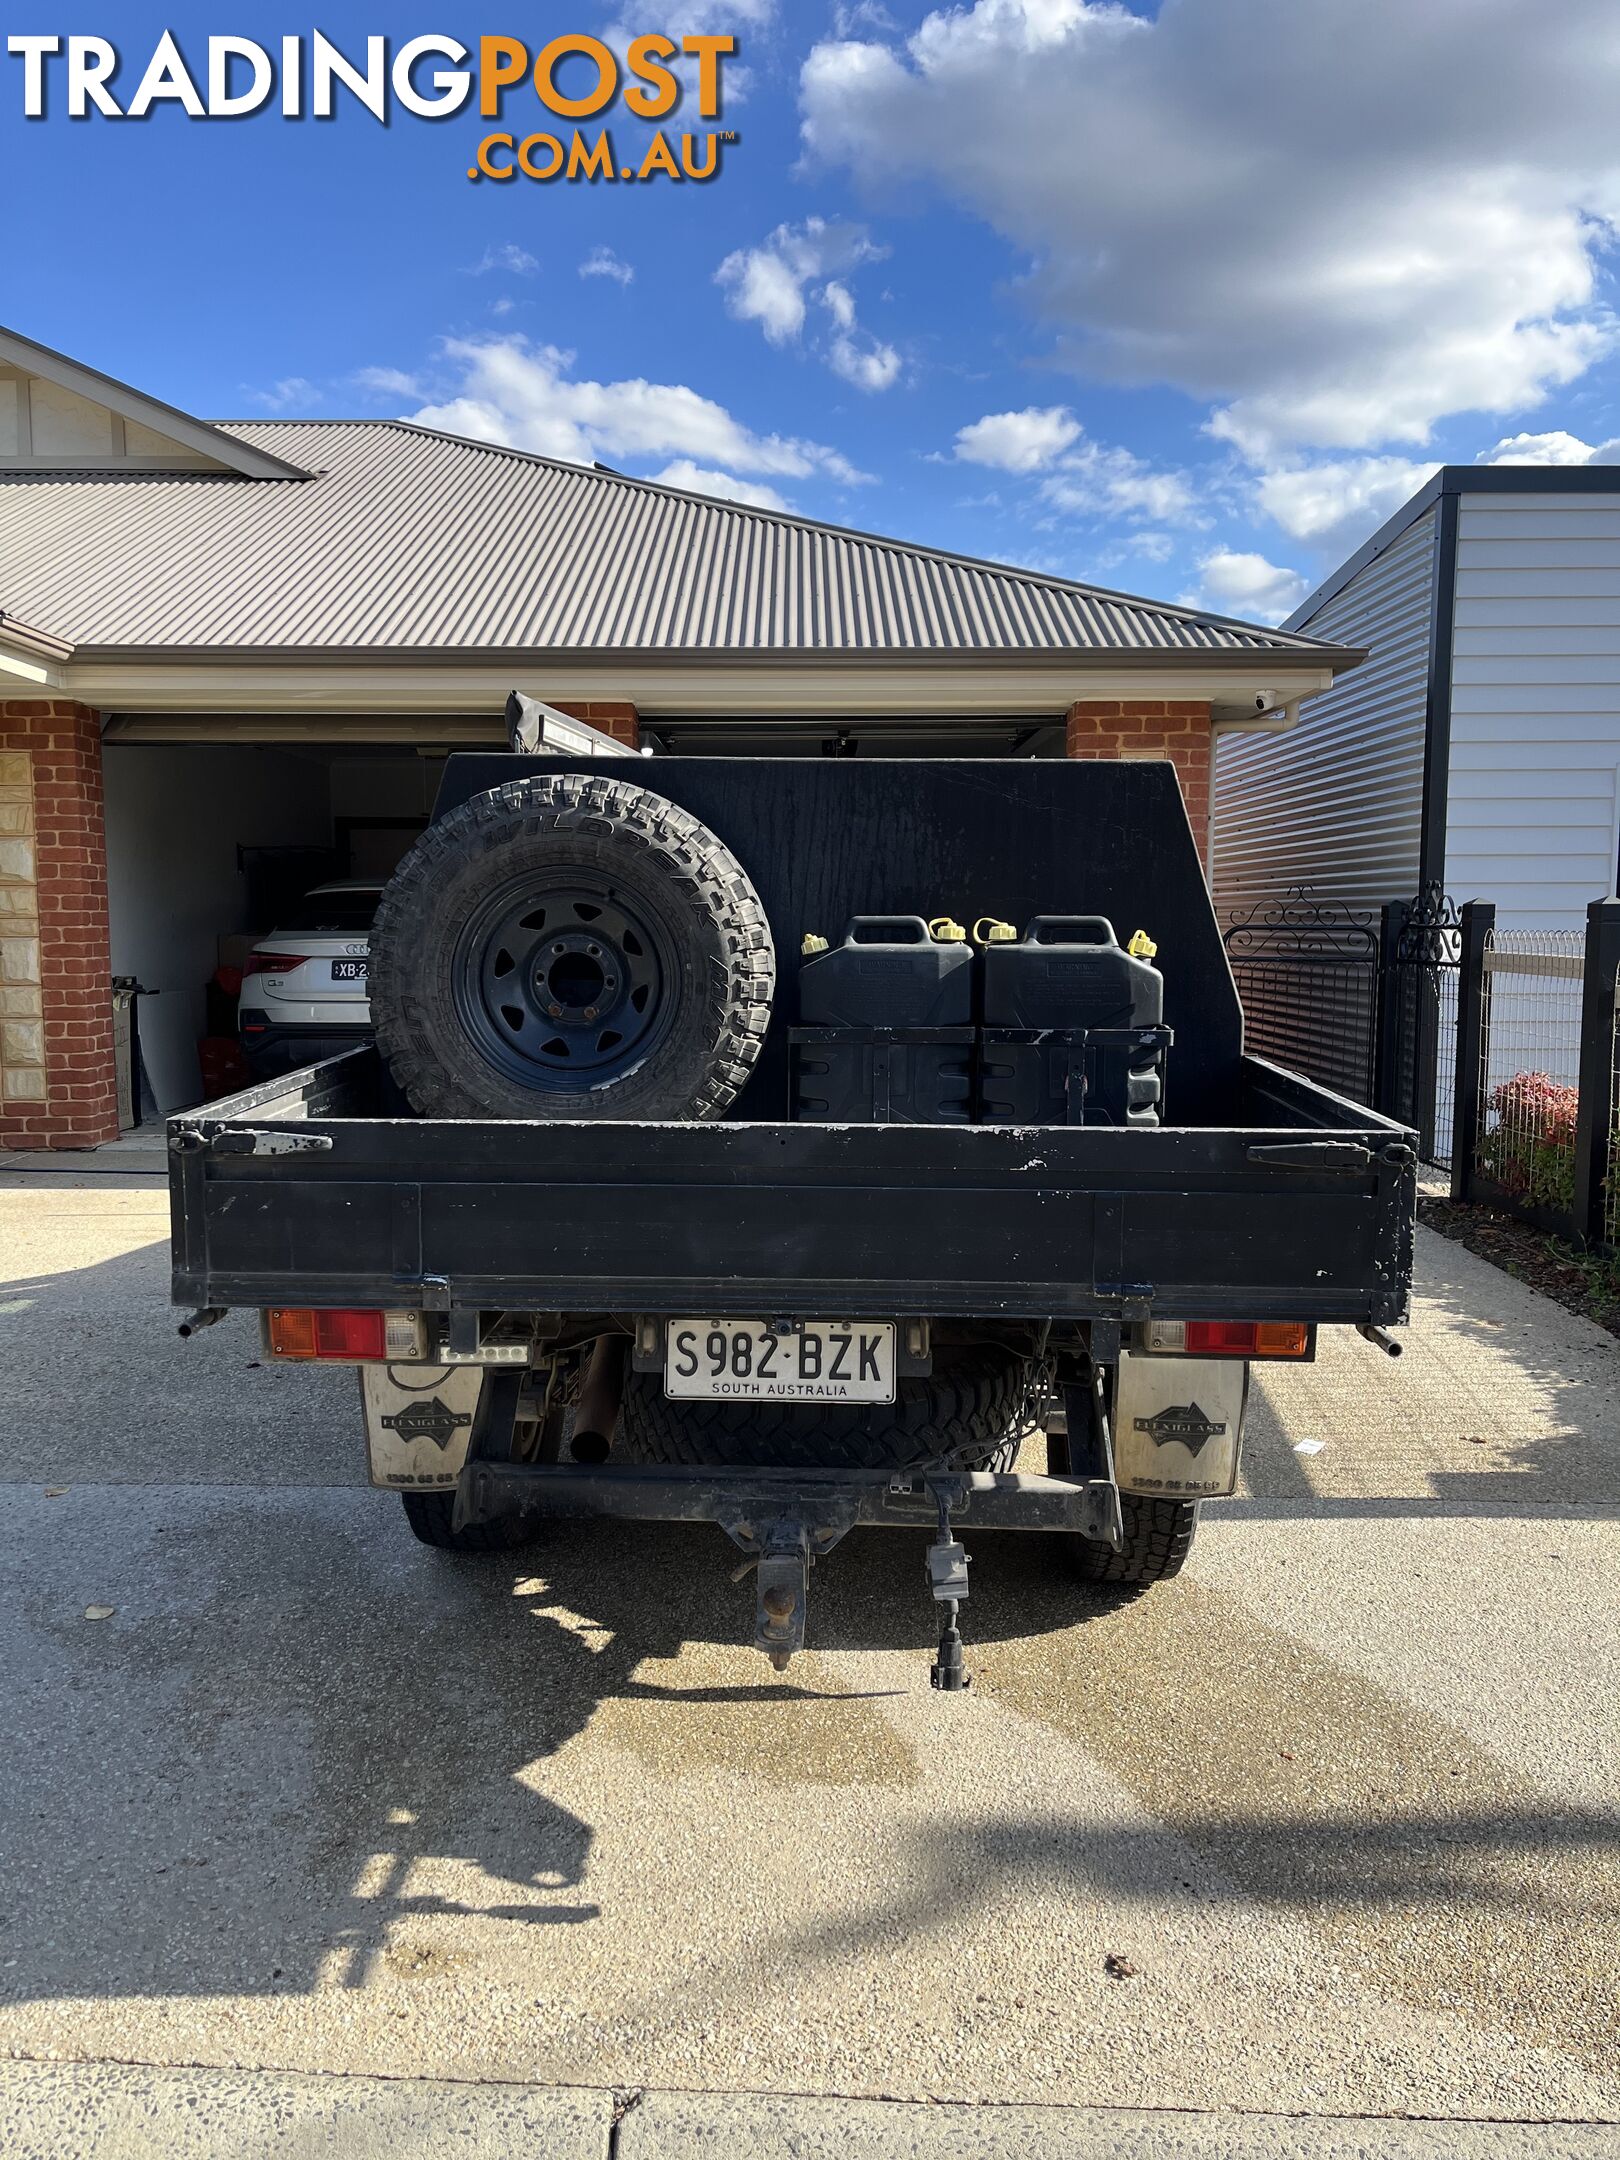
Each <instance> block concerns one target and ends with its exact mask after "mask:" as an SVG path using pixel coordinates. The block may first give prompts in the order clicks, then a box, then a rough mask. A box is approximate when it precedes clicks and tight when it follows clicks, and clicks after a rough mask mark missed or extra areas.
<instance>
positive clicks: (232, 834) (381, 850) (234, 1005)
mask: <svg viewBox="0 0 1620 2160" xmlns="http://www.w3.org/2000/svg"><path fill="white" fill-rule="evenodd" d="M102 763H103V774H104V780H105V788H106V821H107V877H108V902H109V911H110V916H111V930H112V967H113V973H114V975H115V976H129V977H133V978H134V979H135V980H136V982H137V983H138V984H139V986H140V990H139V996H138V1001H137V1004H136V1008H135V1011H136V1023H135V1027H136V1036H137V1040H138V1044H139V1051H140V1057H141V1062H142V1065H143V1067H144V1071H145V1076H146V1083H147V1086H146V1093H145V1097H144V1105H143V1106H144V1108H145V1110H146V1111H147V1113H148V1114H150V1113H151V1112H153V1111H157V1112H160V1113H162V1114H165V1115H166V1114H168V1113H169V1112H170V1111H173V1110H177V1109H181V1108H184V1107H186V1106H187V1105H189V1104H192V1103H195V1102H198V1101H201V1100H203V1099H205V1097H206V1096H208V1095H210V1094H212V1093H215V1092H218V1091H220V1090H221V1089H222V1087H223V1086H224V1085H225V1084H227V1083H230V1082H232V1081H233V1080H239V1079H240V1078H241V1077H242V1076H243V1071H244V1068H243V1066H242V1065H241V1063H240V1062H239V1058H240V1045H239V1034H238V1020H239V1009H240V1004H241V1003H242V1002H244V1001H242V1000H240V998H239V994H238V993H239V990H240V986H241V981H242V974H243V970H244V967H245V966H246V964H247V962H248V958H249V955H250V953H251V950H252V948H253V946H254V945H255V943H257V942H258V941H259V940H260V939H262V938H264V937H265V936H266V935H267V934H269V933H271V932H274V931H277V930H279V929H280V928H281V927H282V926H283V924H284V923H288V924H291V923H294V922H301V921H307V920H309V919H310V917H309V915H308V912H307V910H305V909H304V908H303V902H304V900H305V896H306V895H307V894H308V893H309V892H310V890H311V889H312V888H314V887H317V886H321V885H325V884H330V883H332V882H334V881H343V882H348V881H354V882H358V883H360V884H365V883H368V882H370V883H376V884H381V883H382V882H383V881H384V880H385V879H386V878H387V877H388V876H389V874H390V873H391V871H392V870H393V868H394V865H395V864H396V863H397V862H398V861H399V859H400V857H401V856H402V855H403V854H404V853H405V851H406V849H407V848H408V847H410V845H411V843H412V841H413V840H414V839H415V837H416V835H417V833H418V832H420V831H421V829H422V827H423V825H424V824H425V823H426V821H427V816H428V812H429V810H430V809H431V807H432V803H433V797H434V794H435V792H436V790H437V787H438V780H439V772H440V769H441V766H442V763H443V756H442V750H441V748H440V747H439V746H438V745H432V746H417V745H414V744H406V745H397V744H395V745H381V744H378V745H375V746H372V745H366V744H350V743H347V742H345V743H343V744H338V745H335V744H317V743H308V742H305V743H297V744H292V743H287V744H262V743H260V744H247V743H218V742H215V743H184V744H180V743H172V742H170V743H148V742H139V741H131V740H129V739H128V738H127V737H124V738H122V739H117V738H112V737H109V738H108V739H106V740H104V742H103V746H102ZM350 912H352V909H351V911H350ZM345 919H346V920H347V917H346V918H345ZM349 942H358V940H356V939H354V938H351V939H350V940H349ZM353 1012H354V999H353V996H352V995H351V997H350V999H349V1011H348V1015H347V1016H346V1018H345V1024H347V1017H352V1015H353Z"/></svg>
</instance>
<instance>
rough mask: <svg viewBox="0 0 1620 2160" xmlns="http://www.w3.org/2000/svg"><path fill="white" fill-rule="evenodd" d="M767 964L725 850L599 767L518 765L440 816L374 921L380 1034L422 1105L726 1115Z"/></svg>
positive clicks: (578, 1113) (760, 1006) (463, 1111)
mask: <svg viewBox="0 0 1620 2160" xmlns="http://www.w3.org/2000/svg"><path fill="white" fill-rule="evenodd" d="M775 980H776V956H775V951H774V948H773V946H772V943H771V933H770V925H769V924H768V922H767V921H766V917H765V910H764V908H763V907H762V906H761V905H760V899H759V895H758V893H756V892H755V890H754V888H753V885H752V884H751V883H750V882H749V878H748V875H747V872H746V871H745V870H744V869H743V867H742V865H741V864H740V863H739V862H738V861H737V859H736V857H735V856H734V855H733V854H732V853H731V851H730V849H729V848H727V847H726V846H725V845H724V843H723V842H721V841H720V840H717V839H716V838H715V836H714V834H713V833H712V832H710V831H709V829H708V827H707V826H706V825H702V824H700V823H699V822H698V820H697V819H696V818H694V817H692V816H690V815H689V814H688V813H687V812H686V811H684V810H681V809H677V807H676V806H675V805H674V804H673V803H671V802H668V801H666V800H665V799H664V797H663V796H661V795H655V794H653V793H652V792H651V791H650V790H649V789H647V788H643V787H634V786H631V785H630V784H628V783H627V782H625V781H622V780H616V779H615V780H609V779H604V778H599V777H597V776H595V775H590V774H581V773H552V774H541V775H538V776H536V777H534V778H531V779H526V780H513V781H510V782H508V784H507V785H506V786H505V787H499V788H493V789H491V790H490V792H489V793H488V794H487V795H475V796H473V798H472V799H471V800H470V801H469V802H466V803H463V804H462V806H461V808H460V809H458V810H454V811H452V812H451V813H450V815H449V816H448V817H446V818H443V819H441V820H440V821H439V822H438V823H436V824H434V825H430V826H429V827H428V829H427V831H426V832H425V833H423V835H422V837H421V839H420V840H419V841H418V842H417V844H416V846H415V847H414V848H412V850H411V852H410V854H409V855H407V856H406V858H405V860H404V861H403V862H402V863H401V864H400V866H399V868H398V870H397V871H396V872H395V873H394V876H393V879H392V881H391V882H390V884H389V885H388V887H387V890H386V891H385V892H384V894H383V897H382V904H381V906H380V907H379V909H378V911H377V919H376V923H375V925H374V926H373V929H372V932H371V972H370V986H369V987H370V995H371V1014H372V1021H373V1024H374V1026H375V1028H376V1033H377V1046H378V1048H379V1050H380V1051H381V1052H382V1055H383V1057H384V1058H385V1059H386V1060H387V1063H388V1067H389V1070H390V1071H391V1072H392V1073H393V1075H394V1078H395V1080H396V1081H398V1083H399V1085H400V1086H401V1087H402V1088H403V1089H404V1091H405V1093H406V1095H407V1096H408V1097H409V1098H410V1100H411V1102H412V1103H413V1104H414V1105H415V1107H416V1108H417V1109H418V1110H420V1111H422V1112H424V1113H425V1114H426V1115H427V1116H429V1117H469V1118H490V1117H496V1118H501V1117H510V1118H533V1117H554V1118H588V1117H612V1118H712V1117H718V1116H719V1115H720V1114H721V1112H722V1111H724V1110H725V1109H726V1107H727V1106H728V1105H729V1104H730V1103H731V1102H732V1101H733V1100H734V1099H735V1097H736V1095H737V1093H738V1091H739V1089H740V1088H741V1087H742V1085H743V1083H744V1081H745V1080H746V1079H747V1078H748V1075H749V1073H750V1072H751V1071H752V1069H753V1065H754V1060H755V1059H756V1058H757V1057H758V1055H759V1049H760V1044H761V1043H762V1042H763V1040H764V1037H765V1027H766V1023H767V1021H768V1020H769V1018H770V1006H771V994H772V991H773V989H774V987H775Z"/></svg>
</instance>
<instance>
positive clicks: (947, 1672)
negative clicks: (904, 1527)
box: [928, 1486, 973, 1695]
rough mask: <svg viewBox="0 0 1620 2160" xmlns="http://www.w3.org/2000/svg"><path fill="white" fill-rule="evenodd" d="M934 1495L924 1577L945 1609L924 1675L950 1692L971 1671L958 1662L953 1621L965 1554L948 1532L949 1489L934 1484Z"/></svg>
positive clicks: (962, 1593) (958, 1636) (962, 1594)
mask: <svg viewBox="0 0 1620 2160" xmlns="http://www.w3.org/2000/svg"><path fill="white" fill-rule="evenodd" d="M934 1498H935V1501H936V1502H937V1504H938V1507H939V1536H938V1537H937V1538H936V1539H935V1540H934V1542H933V1544H932V1545H930V1546H929V1548H928V1581H929V1584H930V1586H931V1588H932V1590H933V1593H934V1597H935V1599H936V1601H937V1602H938V1603H939V1604H941V1605H943V1606H944V1608H945V1612H944V1616H943V1625H942V1626H941V1628H940V1632H939V1648H938V1650H937V1651H936V1652H935V1653H934V1662H933V1664H932V1665H931V1666H930V1667H929V1669H928V1679H929V1684H930V1685H931V1686H933V1687H937V1688H943V1689H944V1690H945V1692H946V1693H947V1694H951V1695H954V1694H957V1693H959V1692H960V1690H961V1689H963V1688H968V1687H971V1686H972V1685H973V1675H972V1674H971V1673H970V1672H968V1671H966V1670H965V1669H964V1667H963V1664H962V1632H961V1630H960V1628H958V1626H957V1624H956V1621H957V1613H958V1610H959V1608H960V1607H961V1605H962V1604H963V1602H964V1601H965V1600H966V1598H967V1594H968V1556H967V1547H966V1546H965V1545H962V1544H960V1543H958V1541H957V1540H956V1539H955V1538H954V1537H952V1535H951V1502H950V1494H949V1491H948V1490H947V1489H945V1488H943V1487H940V1486H936V1487H935V1489H934Z"/></svg>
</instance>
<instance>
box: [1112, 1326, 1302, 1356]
mask: <svg viewBox="0 0 1620 2160" xmlns="http://www.w3.org/2000/svg"><path fill="white" fill-rule="evenodd" d="M1148 1348H1149V1350H1159V1351H1169V1352H1170V1353H1172V1354H1173V1355H1174V1354H1177V1353H1179V1354H1181V1355H1183V1356H1186V1357H1241V1358H1302V1357H1309V1356H1310V1354H1311V1329H1310V1324H1309V1322H1308V1321H1305V1320H1155V1321H1153V1322H1152V1323H1151V1324H1150V1325H1149V1328H1148Z"/></svg>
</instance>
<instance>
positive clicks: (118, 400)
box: [0, 329, 308, 480]
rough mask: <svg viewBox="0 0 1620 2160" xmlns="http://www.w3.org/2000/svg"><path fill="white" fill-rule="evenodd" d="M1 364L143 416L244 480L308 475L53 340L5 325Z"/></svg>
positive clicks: (126, 415) (145, 422)
mask: <svg viewBox="0 0 1620 2160" xmlns="http://www.w3.org/2000/svg"><path fill="white" fill-rule="evenodd" d="M0 366H4V367H15V368H21V369H22V370H23V372H24V373H25V374H28V375H40V376H43V377H44V379H45V380H46V381H47V382H53V383H57V384H59V385H60V386H61V388H62V389H64V390H71V391H73V392H74V394H75V395H76V396H78V397H83V398H89V399H90V400H91V401H92V403H94V404H97V405H105V406H106V407H107V408H108V409H109V411H111V412H115V413H118V414H119V415H121V417H122V418H123V419H125V420H134V421H138V422H139V423H140V425H141V426H143V427H148V428H151V429H152V430H153V432H154V433H155V434H158V435H164V436H167V437H168V438H169V440H170V441H171V442H174V443H177V444H179V445H180V446H181V447H182V448H184V449H186V450H191V451H194V452H196V453H197V454H198V455H199V456H201V457H206V458H210V459H212V460H214V461H215V462H216V463H217V464H219V465H221V466H223V467H224V468H225V470H226V471H227V472H232V473H239V474H241V476H242V477H243V478H244V479H248V480H302V479H306V478H307V477H308V475H307V474H305V473H302V472H300V470H299V469H298V467H297V466H296V465H289V464H287V463H286V462H285V460H284V459H281V458H278V457H274V456H272V455H270V454H269V453H268V452H266V451H264V450H261V449H260V448H258V446H257V445H255V444H253V443H250V442H244V441H242V440H241V439H240V438H239V437H238V436H235V435H231V434H228V433H227V432H226V431H225V429H223V428H218V427H211V426H210V425H209V424H208V422H207V421H206V420H195V419H193V418H192V416H191V414H190V413H185V412H181V411H180V409H179V408H178V407H177V406H174V405H165V404H164V403H163V401H162V399H161V398H155V397H148V396H147V394H146V392H145V391H144V390H136V389H132V388H131V386H130V385H129V384H128V383H124V382H119V381H118V380H117V378H116V377H114V376H112V375H103V374H102V373H101V372H100V370H99V369H97V368H92V367H86V366H85V365H84V363H83V362H82V361H79V360H70V359H69V358H68V356H67V354H66V353H59V352H56V351H53V350H52V348H51V347H50V346H49V345H36V344H35V342H34V340H33V339H32V338H25V337H22V336H20V335H19V333H18V332H17V331H15V330H6V329H0Z"/></svg>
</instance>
